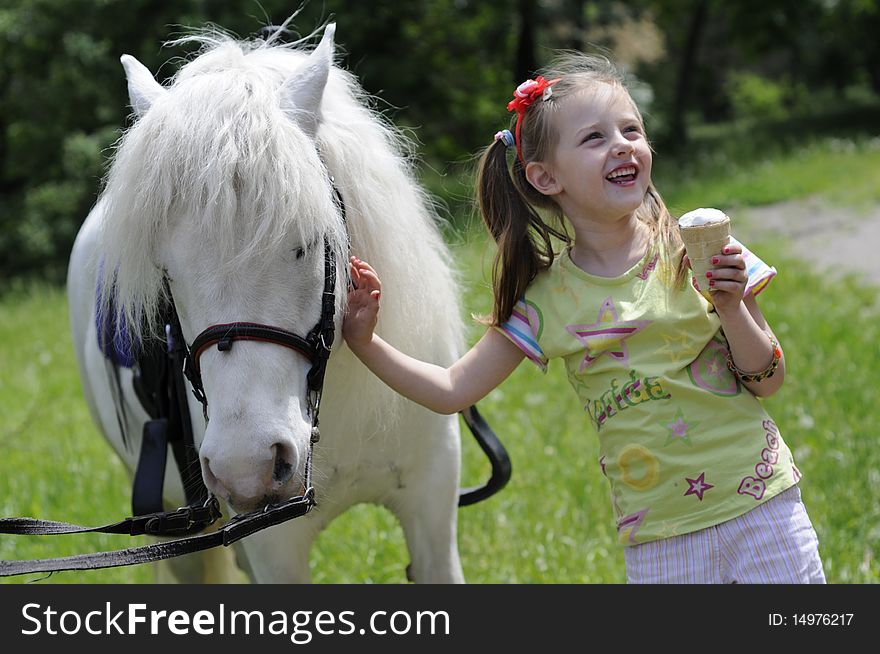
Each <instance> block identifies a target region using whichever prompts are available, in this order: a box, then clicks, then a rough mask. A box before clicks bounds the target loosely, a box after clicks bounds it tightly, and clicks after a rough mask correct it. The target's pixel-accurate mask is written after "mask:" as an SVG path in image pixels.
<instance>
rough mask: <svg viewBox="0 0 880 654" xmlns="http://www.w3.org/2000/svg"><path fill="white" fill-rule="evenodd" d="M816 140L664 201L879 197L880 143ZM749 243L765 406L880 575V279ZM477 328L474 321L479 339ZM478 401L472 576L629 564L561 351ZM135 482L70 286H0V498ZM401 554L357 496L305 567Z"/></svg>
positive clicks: (120, 494)
mask: <svg viewBox="0 0 880 654" xmlns="http://www.w3.org/2000/svg"><path fill="white" fill-rule="evenodd" d="M810 147H811V148H814V149H815V153H814V154H810V150H809V149H808V150H806V151H796V152H795V153H794V154H793V155H778V156H775V157H773V158H771V159H770V160H769V161H767V162H765V163H759V164H757V165H756V166H754V167H752V168H751V169H750V168H748V167H743V168H742V169H741V171H740V173H739V174H741V175H742V177H741V178H740V177H737V176H736V175H731V176H730V177H727V178H724V179H721V180H720V181H717V182H716V177H717V176H718V171H717V170H716V169H712V168H711V166H708V167H707V168H706V170H704V171H703V173H695V175H697V176H698V178H696V177H695V178H694V179H693V180H688V181H685V182H681V181H679V182H678V183H677V184H675V185H672V186H670V188H669V190H665V189H664V187H663V186H662V185H661V186H660V188H661V190H664V193H665V194H666V197H667V199H669V200H670V203H672V202H675V203H681V205H682V206H686V207H693V206H712V205H720V206H726V205H725V203H724V202H722V201H721V200H722V199H723V198H725V197H726V198H729V201H730V203H734V204H736V203H739V204H750V203H755V202H758V201H759V199H760V198H766V197H770V196H769V195H763V196H762V195H760V194H758V193H757V192H756V191H754V189H753V188H752V186H751V185H750V184H749V183H748V180H749V179H751V180H753V181H754V180H757V179H759V178H765V177H766V178H767V179H766V187H767V188H768V189H773V188H776V187H779V188H785V189H787V190H785V192H784V193H781V194H780V195H779V196H778V197H777V196H774V197H777V199H790V198H792V197H801V196H802V195H803V191H804V188H803V187H798V186H797V182H796V181H791V180H787V179H786V178H787V177H789V176H792V177H796V176H797V175H801V174H803V175H804V176H805V179H814V180H822V179H825V178H827V182H822V184H824V185H823V186H821V189H820V190H823V191H825V192H826V193H825V194H826V195H830V196H831V197H833V196H834V193H836V192H837V185H839V184H840V183H842V182H843V181H845V180H846V181H848V183H849V184H850V186H851V188H853V189H860V190H858V191H857V192H856V193H854V194H852V196H847V197H864V198H865V200H864V201H870V200H871V199H872V198H873V199H874V200H876V199H877V198H876V195H872V194H871V193H872V191H871V185H872V183H873V185H874V187H873V188H874V189H876V170H878V168H880V166H877V165H876V163H877V161H876V159H875V158H874V157H878V153H877V152H876V149H875V147H874V146H873V145H871V144H870V143H865V142H856V144H855V146H854V147H855V149H854V150H852V149H850V150H849V151H846V148H844V151H843V152H842V153H841V154H840V157H839V158H838V157H837V156H836V155H833V152H834V151H835V148H838V146H837V145H835V144H834V142H827V143H825V144H824V145H817V146H810ZM838 149H839V148H838ZM866 157H867V158H866ZM866 161H868V162H871V163H869V164H868V165H866V164H865V162H866ZM689 174H690V173H689ZM872 175H874V177H872ZM872 179H873V180H875V181H873V182H871V180H872ZM774 180H776V182H775V183H774ZM834 180H837V182H835V181H834ZM725 181H726V183H725ZM789 181H790V182H791V183H790V184H789ZM806 187H807V188H809V189H813V190H814V187H812V186H810V185H809V184H808V185H806ZM700 189H703V192H700ZM811 192H812V191H811ZM873 192H876V191H873ZM792 194H793V195H792ZM863 194H864V195H863ZM859 201H861V200H859ZM454 235H455V237H454V240H455V243H454V250H455V258H456V261H458V262H459V264H460V265H461V267H462V268H463V270H462V273H463V274H462V279H463V280H464V283H465V301H466V310H467V312H468V314H469V313H471V312H476V313H484V312H487V311H488V309H489V304H490V297H491V294H490V292H489V288H488V284H487V282H486V278H487V274H486V272H485V271H487V270H488V267H489V262H490V253H489V251H488V250H487V247H486V245H485V243H484V241H483V239H482V238H481V237H476V236H473V232H471V231H467V230H459V231H456V232H454ZM750 245H752V246H754V247H755V249H756V250H757V251H758V252H759V253H760V254H761V255H762V257H764V258H765V259H766V260H768V261H770V262H771V263H773V264H774V265H776V266H777V268H778V269H779V270H780V275H779V277H777V279H776V280H775V281H774V282H773V284H772V285H771V286H770V287H769V288H768V290H767V291H766V292H765V293H764V294H763V295H762V296H761V306H762V309H763V311H764V313H765V315H766V316H767V318H768V320H769V321H770V322H771V324H772V325H773V326H774V329H775V330H776V332H777V334H778V335H779V336H780V339H781V341H782V343H783V346H784V347H785V351H786V362H787V375H786V384H785V386H784V387H783V389H782V390H781V391H780V393H778V394H777V395H776V396H774V397H772V398H770V399H769V400H767V407H768V410H769V411H770V413H771V415H773V416H774V418H775V419H776V421H777V423H778V424H779V425H780V428H781V430H782V432H783V434H784V435H785V438H786V441H787V442H788V444H789V445H790V447H791V448H792V450H793V451H794V454H795V460H796V462H797V464H798V466H799V468H800V469H801V470H802V472H803V473H804V480H803V482H802V483H801V488H802V491H803V495H804V500H805V502H806V504H807V508H808V510H809V512H810V515H811V518H812V520H813V523H814V525H815V527H816V531H817V532H818V534H819V538H820V549H821V553H822V557H823V561H824V563H825V570H826V575H827V577H828V580H829V581H830V582H833V583H876V582H878V581H880V563H878V557H877V555H878V554H880V552H878V550H880V526H878V525H880V448H878V446H877V441H876V438H877V433H878V431H880V429H878V428H880V419H878V414H877V412H876V409H875V401H876V399H875V396H876V392H877V389H878V388H880V368H878V367H877V366H876V365H874V362H875V360H876V356H877V342H878V340H880V333H878V331H880V327H878V324H880V321H878V318H880V315H878V309H877V306H878V291H877V289H875V288H871V287H868V286H865V285H864V284H862V283H860V282H858V281H857V280H855V279H852V278H848V279H844V280H840V281H830V280H827V279H825V278H822V277H820V276H818V275H816V274H815V273H814V272H812V271H811V270H810V269H809V267H808V266H807V265H806V264H804V263H801V262H799V261H797V260H794V259H790V258H788V257H786V255H785V254H784V251H783V250H782V249H781V246H779V245H777V244H774V243H766V244H750ZM479 332H480V330H479V329H478V328H476V327H474V328H472V332H471V340H476V338H477V337H478V336H479ZM480 410H481V412H482V413H483V415H484V416H485V417H486V418H487V420H488V421H489V423H490V424H491V425H492V426H493V427H494V428H495V430H496V431H497V433H498V434H499V436H500V437H501V438H502V440H503V441H504V443H505V445H506V446H507V448H508V450H509V452H510V455H511V458H512V461H513V468H514V472H513V477H512V479H511V482H510V484H509V485H508V487H507V488H505V489H504V490H503V491H502V492H501V493H499V494H498V495H496V496H494V497H493V498H491V499H489V500H488V501H485V502H481V503H479V504H477V505H474V506H471V507H466V508H463V509H462V510H461V511H460V513H459V551H460V553H461V557H462V563H463V567H464V571H465V576H466V578H467V580H468V581H469V582H471V583H549V582H556V583H621V582H623V581H624V579H625V577H624V568H623V554H622V551H621V549H620V547H619V546H618V545H617V544H616V539H615V533H614V528H613V525H614V521H613V518H612V513H611V507H610V501H609V493H608V488H607V484H606V482H605V480H604V478H603V477H602V476H601V474H600V472H599V468H598V464H597V442H596V438H595V434H593V432H592V430H591V427H590V426H589V423H588V420H587V419H586V417H585V416H584V415H583V413H582V412H581V410H580V408H579V406H578V403H577V401H576V398H575V395H574V393H573V392H572V391H571V389H570V388H569V387H568V382H567V380H566V379H565V375H564V372H563V370H562V368H561V366H551V370H550V372H549V373H548V375H547V376H544V375H541V374H540V373H539V372H538V371H537V370H535V369H534V368H533V367H532V366H529V365H527V364H526V365H523V366H520V368H519V369H518V370H517V371H516V372H515V373H514V374H513V375H512V376H511V378H510V379H509V380H508V381H507V382H505V383H504V385H502V386H501V387H500V388H499V389H497V390H496V391H495V392H493V393H492V394H491V395H490V396H489V397H488V398H486V399H485V400H484V401H482V402H481V403H480ZM463 433H466V430H463ZM463 442H464V456H463V476H464V483H465V485H472V484H475V483H478V482H481V481H482V480H484V479H485V478H486V477H487V475H488V465H487V464H486V463H485V461H484V458H483V455H482V453H481V452H480V451H479V449H478V448H477V446H476V445H475V444H474V443H473V441H472V439H471V438H470V436H469V435H468V436H465V438H464V441H463ZM129 492H130V485H129V481H128V477H127V474H126V473H125V471H124V470H123V468H122V466H121V464H120V463H119V462H118V461H117V459H116V458H115V456H113V454H112V453H111V451H110V448H109V447H108V446H107V445H105V444H104V442H103V441H102V439H101V438H100V436H99V435H98V434H97V432H96V430H95V428H94V427H93V425H92V423H91V420H90V418H89V415H88V411H87V409H86V405H85V402H84V401H83V399H82V394H81V390H80V387H79V380H78V377H77V375H76V367H75V362H74V356H73V348H72V345H71V342H70V336H69V332H68V328H67V316H66V305H65V301H64V296H63V291H61V290H59V289H55V288H50V287H45V286H39V285H33V286H25V287H23V288H19V289H18V290H15V291H12V292H8V293H7V294H5V295H4V296H3V297H2V298H0V515H4V516H13V515H33V516H37V517H43V518H49V519H61V520H66V521H73V522H79V523H82V524H100V523H103V522H109V521H111V520H116V519H119V518H120V517H122V516H125V515H128V511H129V508H128V502H129ZM135 541H136V542H135V543H133V542H132V539H129V538H125V537H114V536H97V535H95V536H91V535H90V536H62V537H54V538H42V539H39V538H21V537H8V536H0V558H4V559H9V558H32V557H44V556H59V555H64V554H71V553H76V552H84V551H94V550H99V549H110V548H119V547H129V546H131V545H134V544H140V543H142V542H145V541H144V540H142V539H135ZM408 560H409V559H408V555H407V553H406V547H405V544H404V540H403V535H402V532H401V530H400V528H399V527H398V526H397V524H396V523H395V522H394V520H393V518H392V517H391V515H390V514H389V513H388V512H387V511H385V510H383V509H379V508H376V507H371V506H361V507H356V508H355V509H354V510H352V511H350V512H349V513H347V514H346V515H344V516H343V517H341V518H340V519H338V520H337V521H336V522H334V523H333V524H332V525H331V526H330V528H329V529H328V530H327V531H325V532H324V533H323V534H321V535H320V536H319V538H318V541H317V543H316V547H315V549H314V551H313V555H312V569H313V576H314V579H315V581H316V582H319V583H330V582H332V583H349V582H351V583H360V582H373V583H402V582H404V581H405V574H404V569H405V566H406V564H407V562H408ZM152 580H153V573H152V570H151V569H150V568H149V567H147V566H136V567H131V568H123V569H111V570H106V571H97V572H89V573H61V574H57V575H55V576H53V577H52V578H51V579H50V581H51V582H52V583H74V582H86V583H146V582H150V581H152ZM4 581H7V582H9V583H22V582H23V581H26V579H24V578H11V579H7V580H4Z"/></svg>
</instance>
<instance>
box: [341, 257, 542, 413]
mask: <svg viewBox="0 0 880 654" xmlns="http://www.w3.org/2000/svg"><path fill="white" fill-rule="evenodd" d="M351 271H352V282H353V285H354V289H353V290H351V291H350V292H349V296H348V297H349V299H348V313H347V314H346V316H345V321H344V323H343V326H342V334H343V336H344V337H345V340H346V342H347V343H348V346H349V348H350V349H351V350H352V352H354V353H355V354H356V355H357V356H358V358H359V359H360V360H361V361H363V363H364V364H365V365H366V366H367V367H368V368H369V369H370V370H372V371H373V373H374V374H375V375H376V376H377V377H379V378H380V379H381V380H382V381H384V382H385V383H386V384H388V386H390V387H391V388H393V389H394V390H395V391H397V392H398V393H400V394H401V395H403V396H404V397H407V398H409V399H411V400H413V401H414V402H418V403H419V404H421V405H423V406H425V407H427V408H429V409H431V410H432V411H436V412H437V413H446V414H451V413H456V412H457V411H461V410H462V409H465V408H467V407H469V406H471V405H472V404H474V403H476V402H477V401H478V400H480V399H482V398H483V397H485V396H486V395H487V394H488V393H489V391H491V390H492V389H493V388H495V387H496V386H498V385H499V384H500V383H501V382H502V381H504V380H505V379H506V378H507V377H508V376H509V375H510V373H511V372H513V370H514V369H515V368H516V367H517V365H519V363H520V361H522V360H523V358H524V356H525V354H524V353H523V352H522V351H521V350H520V349H519V348H518V347H516V345H514V344H513V343H512V342H510V341H509V340H508V339H507V338H506V337H505V336H504V335H503V334H500V333H499V332H498V331H497V330H495V329H489V330H487V332H486V333H485V334H484V335H483V337H482V338H481V339H480V340H479V342H477V344H476V345H474V346H473V347H472V348H471V349H470V350H469V351H468V352H466V353H465V354H464V356H462V357H461V358H460V359H459V360H458V361H456V362H455V363H454V364H452V366H450V367H449V368H443V367H441V366H437V365H434V364H431V363H425V362H424V361H419V360H418V359H415V358H413V357H411V356H408V355H406V354H404V353H403V352H400V351H399V350H397V349H396V348H394V347H393V346H392V345H390V344H388V343H386V342H385V341H383V340H382V339H381V338H380V337H379V336H377V335H376V334H374V333H373V330H374V329H375V326H376V321H377V319H378V314H379V301H380V298H381V282H380V281H379V278H378V276H377V275H376V272H375V271H374V270H373V269H372V268H371V267H370V266H369V264H367V263H366V262H363V261H360V260H359V259H356V258H355V257H352V266H351Z"/></svg>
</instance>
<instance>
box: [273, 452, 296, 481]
mask: <svg viewBox="0 0 880 654" xmlns="http://www.w3.org/2000/svg"><path fill="white" fill-rule="evenodd" d="M272 453H273V454H274V458H275V466H274V468H273V470H272V480H273V481H274V482H276V483H278V484H283V483H285V482H287V481H288V480H289V479H290V478H291V477H292V476H293V463H291V461H292V460H293V459H294V457H293V455H292V454H293V453H292V451H291V450H290V449H289V448H287V447H285V446H284V445H281V444H280V443H276V444H275V445H273V446H272Z"/></svg>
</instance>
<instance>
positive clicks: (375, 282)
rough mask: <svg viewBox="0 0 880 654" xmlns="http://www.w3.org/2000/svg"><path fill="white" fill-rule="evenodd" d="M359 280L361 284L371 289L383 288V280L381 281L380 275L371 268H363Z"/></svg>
mask: <svg viewBox="0 0 880 654" xmlns="http://www.w3.org/2000/svg"><path fill="white" fill-rule="evenodd" d="M358 281H359V282H360V283H361V286H364V287H369V288H370V290H371V291H372V290H381V288H382V282H381V281H379V277H378V276H377V275H376V273H375V272H373V271H371V270H361V271H360V278H359V280H358Z"/></svg>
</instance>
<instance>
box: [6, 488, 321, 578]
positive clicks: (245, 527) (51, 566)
mask: <svg viewBox="0 0 880 654" xmlns="http://www.w3.org/2000/svg"><path fill="white" fill-rule="evenodd" d="M314 498H315V490H314V488H309V489H308V490H307V491H306V492H305V494H304V495H303V496H301V497H295V498H292V499H290V500H288V501H287V502H283V503H282V504H277V505H274V506H271V507H267V508H266V509H265V510H264V511H260V512H256V513H249V514H247V515H242V516H235V517H234V518H232V519H231V520H230V521H229V522H227V523H226V524H225V525H223V527H221V528H220V529H218V530H217V531H215V532H212V533H209V534H202V535H199V536H189V537H186V538H180V539H177V540H173V541H168V542H164V543H153V544H151V545H143V546H141V547H131V548H128V549H124V550H117V551H113V552H95V553H92V554H78V555H74V556H64V557H58V558H52V559H31V560H27V561H0V577H9V576H13V575H23V574H30V573H34V572H54V571H60V570H96V569H98V568H113V567H117V566H122V565H136V564H140V563H150V562H152V561H162V560H164V559H171V558H174V557H176V556H181V555H182V554H191V553H193V552H200V551H202V550H207V549H210V548H212V547H218V546H220V545H222V546H224V547H228V546H229V545H232V544H233V543H234V542H236V541H238V540H241V539H242V538H244V537H246V536H249V535H251V534H253V533H255V532H257V531H260V530H261V529H266V528H267V527H272V526H274V525H277V524H281V523H282V522H286V521H287V520H292V519H294V518H298V517H300V516H303V515H305V514H306V513H308V512H309V511H311V509H312V507H313V506H314V505H315V499H314ZM216 507H217V504H216V500H213V501H212V502H209V504H208V505H207V506H206V507H205V509H206V510H209V511H210V510H213V509H216V510H217V512H218V514H219V508H216ZM191 511H195V510H194V509H192V507H184V508H183V509H179V510H178V512H177V513H179V514H180V515H179V517H178V518H177V520H178V522H179V526H180V528H181V529H185V528H186V525H187V524H188V523H189V522H190V518H191V516H190V512H191ZM171 515H172V514H162V518H163V519H164V520H169V519H170V518H169V516H171ZM150 518H151V516H139V517H138V518H128V519H127V520H123V521H122V522H119V523H115V524H112V525H105V526H104V527H81V526H79V525H72V524H69V523H65V522H51V521H47V520H36V519H34V518H4V519H0V533H6V534H27V535H55V534H73V533H84V532H104V533H115V534H125V533H130V534H131V535H140V534H146V533H151V532H150V531H148V528H149V526H150ZM172 519H173V518H172ZM164 533H168V528H167V525H166V526H165V529H164Z"/></svg>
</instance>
